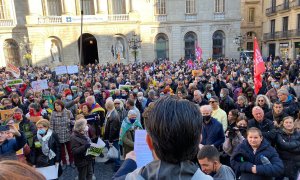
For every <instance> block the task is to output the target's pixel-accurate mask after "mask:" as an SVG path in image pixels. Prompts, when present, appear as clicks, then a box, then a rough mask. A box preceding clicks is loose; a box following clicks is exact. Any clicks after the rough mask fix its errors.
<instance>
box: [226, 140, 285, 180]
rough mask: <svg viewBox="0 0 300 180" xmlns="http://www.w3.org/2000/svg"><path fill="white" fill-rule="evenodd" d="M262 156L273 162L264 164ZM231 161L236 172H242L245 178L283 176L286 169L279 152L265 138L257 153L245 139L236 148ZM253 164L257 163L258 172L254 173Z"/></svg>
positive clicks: (264, 178)
mask: <svg viewBox="0 0 300 180" xmlns="http://www.w3.org/2000/svg"><path fill="white" fill-rule="evenodd" d="M261 156H265V157H266V158H268V159H269V161H270V163H271V164H267V165H263V163H262V161H261ZM230 163H231V167H232V168H233V169H234V170H235V172H236V174H239V173H240V174H241V179H243V180H252V179H255V180H271V179H272V177H278V176H281V175H282V174H283V170H284V167H283V163H282V161H281V159H280V158H279V155H278V153H277V152H276V150H275V149H274V148H273V147H272V146H271V145H270V144H269V142H268V141H266V140H265V139H263V141H262V142H261V145H260V146H259V148H258V149H257V150H256V152H255V153H253V149H252V147H251V146H250V144H249V143H248V141H247V140H244V141H243V143H242V144H240V145H238V146H237V148H236V149H235V150H234V152H233V155H232V157H231V159H230ZM253 165H256V171H257V173H256V174H253V173H252V166H253Z"/></svg>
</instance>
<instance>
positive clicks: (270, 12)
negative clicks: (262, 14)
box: [266, 6, 276, 16]
mask: <svg viewBox="0 0 300 180" xmlns="http://www.w3.org/2000/svg"><path fill="white" fill-rule="evenodd" d="M274 14H276V7H275V6H273V7H270V8H268V9H266V15H267V16H271V15H274Z"/></svg>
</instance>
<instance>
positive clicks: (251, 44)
mask: <svg viewBox="0 0 300 180" xmlns="http://www.w3.org/2000/svg"><path fill="white" fill-rule="evenodd" d="M247 50H248V51H252V50H253V42H247Z"/></svg>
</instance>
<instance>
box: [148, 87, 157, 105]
mask: <svg viewBox="0 0 300 180" xmlns="http://www.w3.org/2000/svg"><path fill="white" fill-rule="evenodd" d="M155 96H156V92H155V91H154V90H153V89H151V90H150V91H149V92H148V99H147V103H146V107H148V106H149V104H150V103H151V102H154V101H155V99H156V98H155Z"/></svg>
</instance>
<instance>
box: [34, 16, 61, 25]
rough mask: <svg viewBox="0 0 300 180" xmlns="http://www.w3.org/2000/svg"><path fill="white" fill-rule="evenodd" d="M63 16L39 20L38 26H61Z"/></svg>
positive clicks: (46, 17)
mask: <svg viewBox="0 0 300 180" xmlns="http://www.w3.org/2000/svg"><path fill="white" fill-rule="evenodd" d="M60 23H62V16H43V17H39V18H38V24H60Z"/></svg>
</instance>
